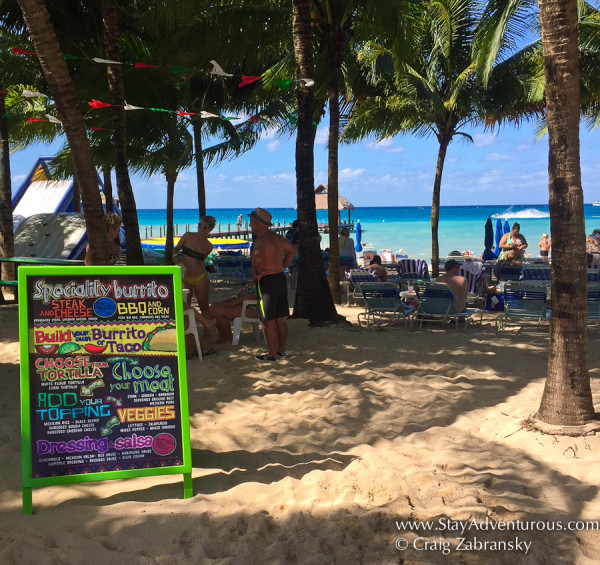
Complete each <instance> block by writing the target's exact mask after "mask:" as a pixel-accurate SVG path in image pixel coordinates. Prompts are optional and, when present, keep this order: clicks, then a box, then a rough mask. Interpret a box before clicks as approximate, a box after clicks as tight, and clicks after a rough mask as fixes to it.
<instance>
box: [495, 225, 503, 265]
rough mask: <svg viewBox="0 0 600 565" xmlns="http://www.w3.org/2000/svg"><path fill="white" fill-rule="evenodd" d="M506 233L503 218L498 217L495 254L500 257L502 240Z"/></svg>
mask: <svg viewBox="0 0 600 565" xmlns="http://www.w3.org/2000/svg"><path fill="white" fill-rule="evenodd" d="M503 235H504V230H503V229H502V220H501V219H500V218H498V219H497V220H496V249H495V250H494V255H496V257H498V255H500V240H501V239H502V236H503Z"/></svg>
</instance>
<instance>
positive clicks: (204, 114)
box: [200, 110, 221, 119]
mask: <svg viewBox="0 0 600 565" xmlns="http://www.w3.org/2000/svg"><path fill="white" fill-rule="evenodd" d="M200 117H201V118H205V119H206V118H220V117H221V116H217V114H211V113H210V112H205V111H204V110H202V112H200Z"/></svg>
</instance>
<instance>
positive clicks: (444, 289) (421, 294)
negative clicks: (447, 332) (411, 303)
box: [415, 282, 483, 332]
mask: <svg viewBox="0 0 600 565" xmlns="http://www.w3.org/2000/svg"><path fill="white" fill-rule="evenodd" d="M415 291H416V293H417V298H418V299H419V307H418V308H417V311H416V313H415V317H416V319H417V320H419V329H420V328H421V327H422V326H423V322H448V321H452V320H453V321H454V324H455V326H456V328H457V329H458V321H459V320H462V321H463V322H464V323H465V332H466V331H467V327H468V326H469V324H475V322H476V318H477V316H478V317H479V320H478V321H479V324H481V321H482V319H483V311H482V310H481V309H479V308H467V309H466V310H465V311H464V312H457V311H456V301H455V300H454V296H453V295H452V291H451V290H450V287H449V286H448V285H447V284H446V283H436V282H417V283H415Z"/></svg>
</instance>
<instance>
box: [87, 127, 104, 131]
mask: <svg viewBox="0 0 600 565" xmlns="http://www.w3.org/2000/svg"><path fill="white" fill-rule="evenodd" d="M90 129H91V130H92V131H104V130H105V129H106V128H97V127H93V128H90Z"/></svg>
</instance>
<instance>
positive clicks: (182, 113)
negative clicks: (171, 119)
mask: <svg viewBox="0 0 600 565" xmlns="http://www.w3.org/2000/svg"><path fill="white" fill-rule="evenodd" d="M175 113H176V114H177V115H178V116H181V117H182V118H183V117H184V116H197V115H198V114H196V113H195V112H181V111H179V110H177V112H175Z"/></svg>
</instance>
